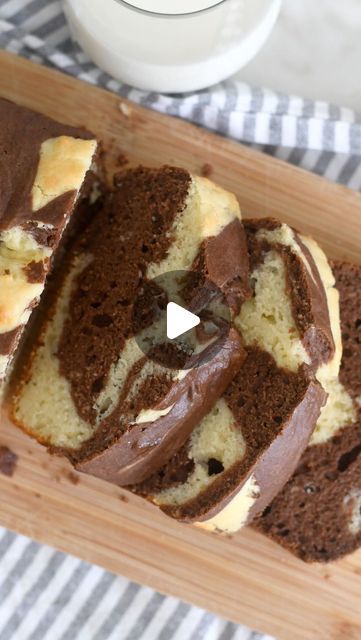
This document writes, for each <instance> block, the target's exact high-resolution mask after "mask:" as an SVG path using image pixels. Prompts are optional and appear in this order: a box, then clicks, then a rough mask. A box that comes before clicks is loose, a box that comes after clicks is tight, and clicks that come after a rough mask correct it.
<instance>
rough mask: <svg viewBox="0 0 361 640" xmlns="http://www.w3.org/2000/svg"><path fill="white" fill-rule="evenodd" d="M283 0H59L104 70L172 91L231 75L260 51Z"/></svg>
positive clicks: (76, 32) (132, 81)
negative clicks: (62, 1)
mask: <svg viewBox="0 0 361 640" xmlns="http://www.w3.org/2000/svg"><path fill="white" fill-rule="evenodd" d="M281 2H282V0H64V6H65V12H66V15H67V17H68V20H69V23H70V26H71V29H72V32H73V35H74V37H75V38H76V40H77V41H78V42H79V44H80V46H81V47H82V48H83V49H84V50H85V51H86V53H87V54H88V55H89V56H90V58H91V59H92V60H94V62H95V63H96V64H97V65H98V66H99V67H100V68H101V69H103V70H104V71H107V72H108V73H109V74H110V75H112V76H113V77H115V78H117V79H118V80H121V81H122V82H126V83H127V84H130V85H133V86H135V87H139V88H140V89H146V90H150V91H159V92H165V93H178V92H183V91H194V90H197V89H202V88H204V87H208V86H210V85H212V84H214V83H216V82H219V81H221V80H224V79H225V78H227V77H229V76H230V75H232V74H233V73H235V72H236V71H238V69H240V68H241V67H242V66H244V65H245V64H246V63H247V62H249V60H250V59H251V58H252V57H253V56H254V55H255V54H256V53H257V51H259V49H260V48H261V47H262V45H263V44H264V42H265V40H266V39H267V37H268V35H269V34H270V32H271V30H272V28H273V26H274V24H275V22H276V19H277V16H278V13H279V10H280V6H281Z"/></svg>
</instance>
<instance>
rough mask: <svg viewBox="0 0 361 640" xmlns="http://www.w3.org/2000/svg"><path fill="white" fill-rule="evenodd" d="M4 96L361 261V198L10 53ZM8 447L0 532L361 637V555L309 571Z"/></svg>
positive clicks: (234, 606) (224, 602)
mask: <svg viewBox="0 0 361 640" xmlns="http://www.w3.org/2000/svg"><path fill="white" fill-rule="evenodd" d="M0 95H2V96H4V97H7V98H10V99H12V100H15V101H16V102H19V103H20V104H24V105H26V106H28V107H32V108H34V109H37V110H40V111H43V112H44V113H46V114H48V115H50V116H53V117H54V118H57V119H59V120H62V121H64V122H68V123H69V124H73V125H79V124H81V125H85V126H86V127H88V128H89V129H91V130H92V131H93V132H94V133H95V134H96V135H97V136H98V138H99V139H101V140H103V142H104V144H105V147H106V149H107V150H108V154H109V158H108V164H109V169H110V170H111V169H112V167H114V166H115V164H116V162H115V161H116V158H117V157H118V156H119V154H120V152H122V153H124V154H126V156H127V157H128V158H129V159H130V161H131V163H132V164H138V163H143V164H145V165H155V164H156V165H160V164H163V163H172V164H177V165H183V166H185V167H187V168H189V169H190V170H192V171H194V172H200V171H201V169H202V166H203V165H204V164H205V163H209V164H210V165H211V166H212V168H213V173H212V178H213V179H214V180H215V181H217V182H219V183H220V184H221V185H222V186H224V187H226V188H228V189H230V190H231V191H234V192H235V193H236V194H237V196H238V198H239V201H240V203H241V208H242V210H243V214H244V215H248V216H249V215H252V216H261V215H262V216H265V215H275V216H278V217H280V218H282V219H283V220H285V221H286V222H289V223H291V224H293V225H295V226H297V227H298V228H300V229H302V231H304V232H309V233H311V234H312V235H314V236H315V238H316V239H318V240H319V241H320V242H321V244H322V245H323V247H324V248H325V249H326V250H327V252H328V254H329V255H330V256H334V257H340V258H348V259H350V260H355V261H357V260H360V249H361V195H360V194H356V193H353V192H351V191H349V190H347V189H346V188H343V187H340V186H337V185H335V184H331V183H329V182H327V181H325V180H323V179H321V178H319V177H317V176H315V175H312V174H309V173H307V172H304V171H302V170H300V169H296V168H294V167H292V166H290V165H287V164H285V163H282V162H280V161H278V160H275V159H272V158H270V157H269V156H267V155H262V154H259V153H257V152H254V151H252V150H249V149H247V148H245V147H243V146H241V145H240V144H237V143H234V142H231V141H229V140H226V139H224V138H221V137H218V136H216V135H213V134H211V133H208V132H207V131H205V130H202V129H199V128H196V127H194V126H192V125H190V124H187V123H184V122H182V121H181V120H177V119H174V118H170V117H166V116H161V115H159V114H156V113H154V112H152V111H148V110H146V109H143V108H141V107H138V106H135V105H134V104H132V103H128V102H126V101H124V100H122V99H120V98H119V97H118V96H116V95H114V94H112V93H108V92H107V91H104V90H101V89H97V88H94V87H92V86H90V85H87V84H84V83H82V82H80V81H78V80H74V79H72V78H70V77H67V76H65V75H63V74H60V73H57V72H53V71H50V70H48V69H46V68H44V67H41V66H38V65H34V64H32V63H30V62H27V61H25V60H23V59H21V58H18V57H16V56H13V55H11V54H8V53H5V52H3V53H1V54H0ZM0 181H1V176H0ZM0 443H1V444H5V445H7V446H9V447H10V448H11V449H12V450H13V451H15V452H16V453H17V454H18V456H19V461H18V466H17V469H16V471H15V473H14V475H13V477H12V478H7V477H5V476H0V495H1V498H0V524H1V525H4V526H5V527H8V528H10V529H13V530H15V531H19V532H21V533H23V534H26V535H28V536H31V537H32V538H35V539H36V540H39V541H41V542H44V543H47V544H50V545H52V546H54V547H57V548H59V549H62V550H63V551H67V552H70V553H73V554H75V555H76V556H79V557H81V558H83V559H84V560H87V561H89V562H92V563H96V564H99V565H102V566H103V567H105V568H107V569H109V570H111V571H114V572H119V573H120V574H123V575H126V576H128V577H129V578H131V579H133V580H136V581H137V582H141V583H144V584H147V585H150V586H152V587H154V588H155V589H157V590H159V591H161V592H164V593H169V594H172V595H174V596H178V597H179V598H182V599H184V600H187V601H189V602H192V603H195V604H197V605H199V606H201V607H204V608H206V609H209V610H212V611H214V612H217V613H218V614H220V615H221V616H224V617H226V618H229V619H231V620H234V621H236V622H240V623H244V624H247V625H249V626H251V627H253V628H256V629H259V630H261V631H264V632H268V633H270V634H273V635H276V636H277V637H278V638H280V639H287V640H309V639H312V640H313V639H317V640H322V639H325V640H326V639H327V640H346V639H347V640H349V639H350V640H351V639H355V640H356V638H357V639H358V638H361V551H360V552H359V553H355V554H354V555H352V556H350V557H348V558H346V559H345V560H342V561H339V562H337V563H334V564H332V565H328V566H322V565H306V564H303V563H302V562H301V561H298V560H297V559H295V558H293V557H292V556H291V555H290V554H288V553H287V552H286V551H284V550H282V549H281V548H280V547H278V546H277V545H276V544H274V543H273V542H270V541H269V540H267V539H266V538H265V537H263V536H262V535H260V534H258V533H255V532H254V531H252V530H251V529H245V530H244V531H242V532H241V533H240V534H237V535H235V536H233V537H231V538H227V537H219V536H217V535H215V534H210V533H206V532H203V531H200V530H197V529H195V528H192V527H189V526H186V525H180V524H177V523H176V522H173V521H172V520H170V519H168V518H166V517H165V516H164V515H162V514H161V513H160V512H159V511H157V509H155V508H153V507H151V506H150V505H148V504H145V503H144V502H142V501H141V500H140V499H138V498H137V497H135V496H132V495H128V494H126V493H125V492H124V491H122V490H121V489H118V488H117V487H115V486H112V485H110V484H106V483H105V482H102V481H100V480H97V479H94V478H90V477H88V476H85V475H84V476H81V475H79V474H78V475H76V474H74V472H72V471H71V470H70V466H69V465H68V464H67V463H66V461H64V460H60V459H56V458H50V456H49V455H48V454H47V453H46V452H45V450H44V449H43V448H42V447H40V446H39V445H37V444H36V443H35V442H33V441H32V440H31V439H30V438H28V437H27V436H25V435H24V434H23V433H21V432H20V431H18V430H17V429H16V428H14V427H12V426H10V425H2V428H1V430H0Z"/></svg>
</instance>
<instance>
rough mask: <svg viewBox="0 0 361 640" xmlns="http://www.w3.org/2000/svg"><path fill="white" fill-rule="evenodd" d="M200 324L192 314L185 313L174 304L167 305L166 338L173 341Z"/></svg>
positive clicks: (184, 310)
mask: <svg viewBox="0 0 361 640" xmlns="http://www.w3.org/2000/svg"><path fill="white" fill-rule="evenodd" d="M199 323H200V319H199V317H198V316H196V315H195V314H194V313H191V312H190V311H187V309H184V308H183V307H181V306H180V305H179V304H177V303H176V302H168V304H167V338H168V339H169V340H174V339H175V338H178V337H179V336H181V335H182V334H183V333H186V332H187V331H189V330H190V329H193V327H196V326H197V325H198V324H199Z"/></svg>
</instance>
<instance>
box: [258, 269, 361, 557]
mask: <svg viewBox="0 0 361 640" xmlns="http://www.w3.org/2000/svg"><path fill="white" fill-rule="evenodd" d="M333 268H334V273H335V276H336V283H337V287H338V289H339V292H340V303H341V327H342V340H343V359H342V365H341V370H340V378H339V382H338V384H337V385H335V387H334V392H333V394H332V393H331V394H330V397H329V400H328V406H327V407H326V411H325V414H324V417H323V420H321V421H320V422H319V424H318V425H317V429H316V431H315V434H314V436H313V438H312V441H311V443H310V446H308V448H307V449H306V451H305V452H304V454H303V456H302V458H301V460H300V463H299V465H298V468H297V469H296V471H295V473H294V475H293V476H292V478H291V479H290V480H289V482H288V483H287V484H286V486H285V487H284V489H283V490H282V491H281V492H280V493H279V494H278V495H277V497H276V498H275V499H274V501H273V502H272V504H271V505H270V506H269V507H268V508H267V509H266V510H265V512H264V513H263V515H262V516H260V517H259V518H258V519H257V521H256V522H255V526H256V527H257V529H258V530H260V531H262V532H263V533H265V534H267V535H268V536H270V537H271V538H272V539H273V540H275V541H277V542H278V543H280V544H281V545H282V546H284V547H286V548H287V549H289V550H290V551H291V552H292V553H294V554H295V555H297V556H298V557H299V558H301V559H302V560H305V561H308V562H312V561H316V562H328V561H330V560H336V559H338V558H341V557H342V556H344V555H346V554H347V553H350V552H352V551H354V550H355V549H357V548H358V547H359V546H360V545H361V456H360V454H361V365H360V362H361V267H358V266H355V265H351V264H347V263H335V264H334V265H333Z"/></svg>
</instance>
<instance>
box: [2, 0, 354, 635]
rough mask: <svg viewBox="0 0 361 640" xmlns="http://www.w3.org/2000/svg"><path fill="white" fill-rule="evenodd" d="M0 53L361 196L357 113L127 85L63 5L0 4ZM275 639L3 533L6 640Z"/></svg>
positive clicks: (246, 93) (270, 95) (221, 92)
mask: <svg viewBox="0 0 361 640" xmlns="http://www.w3.org/2000/svg"><path fill="white" fill-rule="evenodd" d="M0 47H2V48H6V49H8V50H9V51H12V52H14V53H17V54H19V55H22V56H25V57H27V58H29V59H31V60H33V61H35V62H39V63H41V64H46V65H48V66H52V67H55V68H57V69H60V70H62V71H64V72H65V73H68V74H71V75H73V76H76V77H78V78H81V79H83V80H86V81H88V82H91V83H93V84H98V85H100V86H102V87H105V88H107V89H109V90H111V91H115V92H117V93H119V94H120V95H122V96H124V97H127V98H129V99H130V100H134V101H136V102H138V103H141V104H143V105H145V106H148V107H150V108H152V109H156V110H157V111H160V112H162V113H168V114H171V115H174V116H178V117H181V118H185V119H187V120H190V121H192V122H195V123H197V124H199V125H202V126H205V127H207V128H209V129H212V130H215V131H218V132H220V133H221V134H223V135H225V136H228V137H231V138H234V139H235V140H240V141H242V142H246V143H247V144H249V145H251V146H255V147H257V148H259V149H261V150H263V151H264V152H266V153H269V154H271V155H274V156H277V157H279V158H282V159H283V160H286V161H288V162H291V163H293V164H296V165H298V166H301V167H303V168H305V169H309V170H311V171H314V172H316V173H318V174H320V175H324V176H325V177H327V178H329V179H331V180H334V181H337V182H340V183H342V184H346V185H348V186H349V187H350V188H352V189H355V190H360V189H361V116H359V115H357V114H356V113H355V112H353V111H352V110H350V109H346V108H342V107H336V106H333V105H330V104H327V103H325V102H317V101H310V100H305V99H303V98H299V97H297V96H288V95H284V94H280V93H275V92H273V91H270V90H268V89H259V88H251V87H250V86H248V85H246V84H242V83H240V82H235V81H231V80H229V81H226V82H223V83H221V84H219V85H217V86H215V87H212V88H211V89H210V90H204V91H199V92H196V93H192V94H185V95H181V96H177V97H174V96H166V95H159V94H155V93H146V92H143V91H139V90H136V89H133V88H131V87H129V86H125V85H122V84H120V83H119V82H117V81H116V80H114V79H113V78H111V77H110V76H109V75H107V74H106V73H103V72H102V71H101V70H100V69H98V68H97V67H95V66H94V64H93V63H92V62H91V61H90V60H89V59H88V58H87V56H86V55H85V54H84V53H83V52H82V51H81V50H80V49H79V48H78V47H77V46H76V45H75V44H74V43H73V42H72V40H71V38H70V34H69V30H68V27H67V25H66V21H65V18H64V15H63V12H62V8H61V2H60V1H59V0H0ZM0 74H1V70H0ZM0 86H1V76H0ZM267 638H268V639H269V640H271V639H270V638H269V637H268V636H264V635H262V634H259V633H257V632H252V631H250V630H248V629H247V628H246V627H242V626H239V625H235V624H233V623H231V622H226V621H224V620H221V619H220V618H218V617H217V616H214V615H213V614H211V613H207V612H205V611H203V610H202V609H199V608H197V607H192V606H190V605H188V604H185V603H183V602H181V601H179V600H177V599H175V598H171V597H165V596H162V595H160V594H158V593H156V592H154V591H152V590H151V589H149V588H146V587H141V586H139V585H136V584H134V583H132V582H129V581H128V580H126V579H125V578H122V577H120V576H115V575H113V574H111V573H108V572H106V571H104V570H103V569H100V568H99V567H96V566H92V565H89V564H86V563H84V562H82V561H80V560H78V559H76V558H74V557H72V556H67V555H65V554H63V553H60V552H58V551H54V550H52V549H50V548H49V547H46V546H41V545H39V544H37V543H35V542H33V541H30V540H29V539H27V538H25V537H23V536H20V535H16V534H14V533H11V532H9V531H6V530H5V529H1V528H0V640H139V639H144V640H267Z"/></svg>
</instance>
